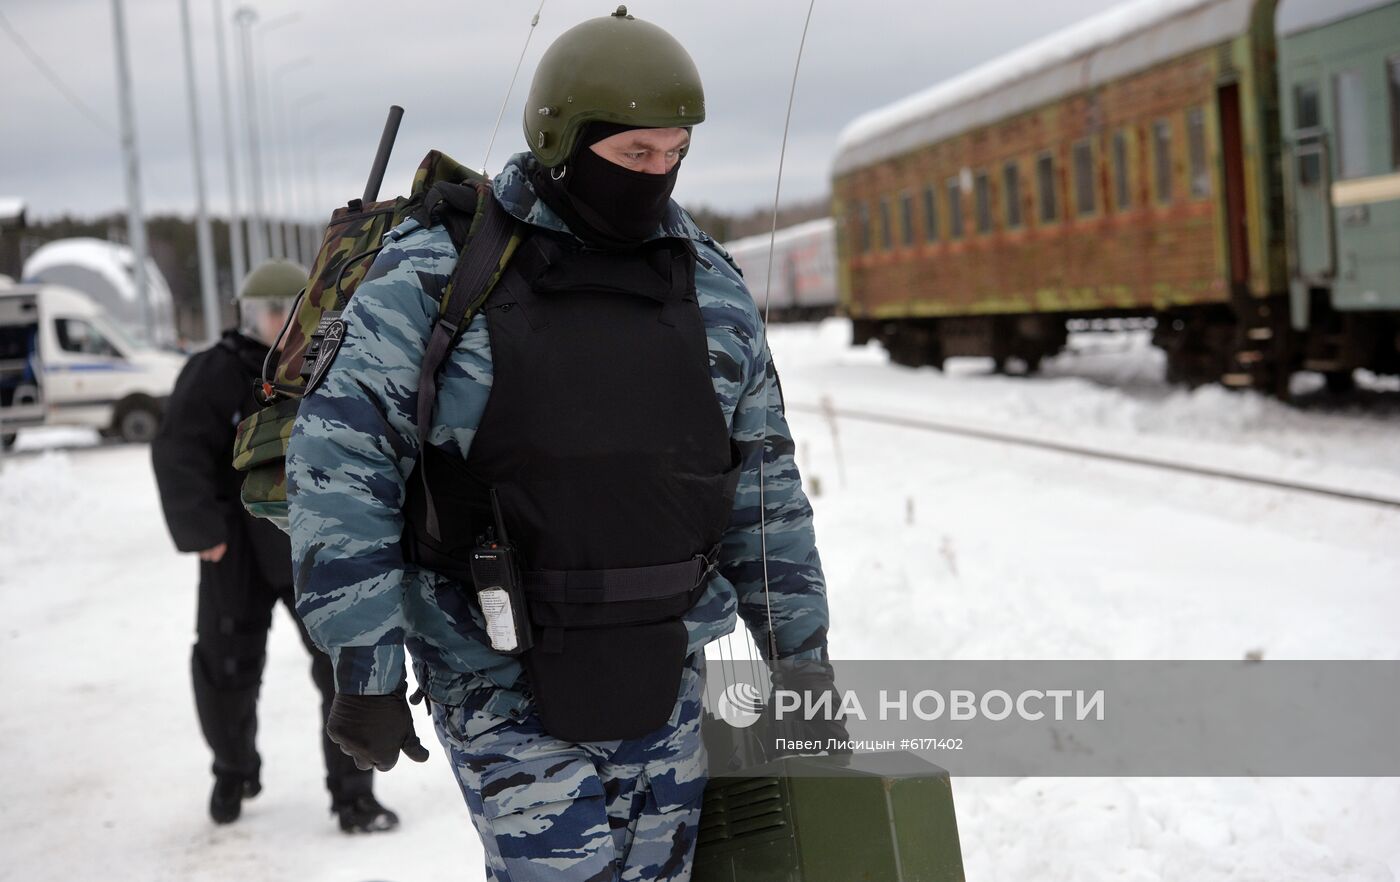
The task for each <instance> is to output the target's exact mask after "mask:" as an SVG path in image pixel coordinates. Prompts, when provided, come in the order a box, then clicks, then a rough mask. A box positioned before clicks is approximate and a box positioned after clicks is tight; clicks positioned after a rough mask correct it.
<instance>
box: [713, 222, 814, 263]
mask: <svg viewBox="0 0 1400 882" xmlns="http://www.w3.org/2000/svg"><path fill="white" fill-rule="evenodd" d="M832 227H833V222H832V220H831V218H829V217H820V218H817V219H816V220H810V221H807V222H805V223H800V224H793V225H792V226H790V227H783V228H782V229H781V230H779V231H778V234H777V235H776V236H774V237H773V247H774V248H775V249H777V248H781V247H783V246H784V245H786V244H788V243H789V242H793V241H796V240H799V239H805V238H806V237H808V236H820V235H830V233H831V231H832ZM768 238H769V234H768V233H759V234H758V235H756V236H745V237H744V238H742V239H735V240H734V241H732V242H725V243H724V250H725V251H728V252H729V254H730V256H731V257H733V258H734V259H735V260H738V259H739V257H740V255H742V254H745V253H748V252H752V251H754V250H755V249H757V250H761V251H763V252H765V253H766V252H767V251H768Z"/></svg>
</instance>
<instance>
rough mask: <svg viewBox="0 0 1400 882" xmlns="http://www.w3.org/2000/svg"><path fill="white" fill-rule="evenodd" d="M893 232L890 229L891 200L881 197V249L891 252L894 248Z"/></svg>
mask: <svg viewBox="0 0 1400 882" xmlns="http://www.w3.org/2000/svg"><path fill="white" fill-rule="evenodd" d="M892 233H893V231H892V230H891V229H890V200H889V199H887V198H885V197H883V196H882V197H880V247H881V248H882V249H884V250H885V251H889V250H890V249H891V248H893V247H894V236H893V235H892Z"/></svg>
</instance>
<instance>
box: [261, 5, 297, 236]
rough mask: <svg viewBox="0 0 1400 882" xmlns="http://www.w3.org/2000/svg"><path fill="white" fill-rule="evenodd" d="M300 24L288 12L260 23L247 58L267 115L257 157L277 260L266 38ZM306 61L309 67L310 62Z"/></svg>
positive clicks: (274, 137)
mask: <svg viewBox="0 0 1400 882" xmlns="http://www.w3.org/2000/svg"><path fill="white" fill-rule="evenodd" d="M300 20H301V13H299V12H288V13H286V14H285V15H279V16H277V17H276V18H272V19H268V20H267V21H263V22H259V23H258V25H257V28H256V30H255V31H253V37H255V38H256V41H255V45H254V46H253V47H252V50H251V51H250V54H249V58H250V63H249V65H248V68H249V71H250V72H249V74H248V88H249V89H250V90H257V91H258V92H260V97H259V98H258V100H257V102H256V103H257V105H258V107H260V108H262V111H263V113H264V114H266V115H265V116H264V117H263V120H262V122H263V123H264V124H265V126H266V128H265V129H264V130H263V137H262V138H261V139H259V141H258V146H259V148H260V149H261V148H265V150H264V152H262V153H261V154H260V156H259V158H258V161H259V168H261V169H262V170H263V171H266V172H267V180H268V183H269V189H268V190H267V191H266V192H267V195H268V202H267V205H266V208H267V213H266V214H265V215H264V217H265V218H266V221H267V237H268V245H269V248H270V253H271V255H272V256H273V257H276V258H278V259H281V258H285V257H286V256H287V254H286V252H285V251H284V250H283V248H282V245H283V238H282V227H283V224H285V223H286V221H285V218H284V216H283V206H284V202H283V198H282V183H281V181H280V180H279V179H280V177H281V171H280V170H279V168H278V160H277V152H276V151H277V149H278V147H277V145H278V138H280V137H281V136H280V134H279V133H278V132H277V121H276V120H275V119H273V108H272V90H271V89H269V88H268V69H267V68H268V63H267V35H268V34H270V33H272V32H273V31H275V30H277V29H278V28H283V27H286V26H287V25H289V24H294V23H295V22H297V21H300ZM250 30H252V28H250ZM307 61H308V63H309V62H310V59H307Z"/></svg>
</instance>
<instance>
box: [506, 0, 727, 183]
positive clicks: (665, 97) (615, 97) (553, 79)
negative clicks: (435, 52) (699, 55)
mask: <svg viewBox="0 0 1400 882" xmlns="http://www.w3.org/2000/svg"><path fill="white" fill-rule="evenodd" d="M595 121H596V122H610V123H617V124H619V125H627V126H642V127H646V128H670V127H687V126H694V125H696V124H698V123H701V122H704V121H705V90H704V89H703V88H702V87H701V85H700V73H699V71H697V70H696V69H695V62H694V61H692V60H691V58H690V53H688V52H686V51H685V48H684V47H683V46H681V44H680V43H679V42H677V41H676V38H675V37H672V36H671V35H670V34H668V33H666V32H665V31H664V30H662V29H661V28H659V27H657V26H656V25H654V24H651V23H649V22H645V21H640V20H638V19H636V18H634V17H632V16H631V15H628V14H627V7H626V6H619V7H618V8H617V11H616V12H614V13H613V14H612V15H608V16H604V17H602V18H592V19H589V20H588V21H585V22H583V23H582V24H579V25H576V26H574V27H572V28H570V29H569V30H567V31H565V32H564V33H563V34H561V35H560V36H559V39H557V40H555V41H554V42H553V43H552V44H551V45H550V47H549V48H548V49H546V50H545V53H544V57H543V58H541V59H540V64H539V67H538V68H537V69H536V70H535V79H534V82H532V83H531V84H530V96H529V98H528V99H527V100H526V102H525V138H526V140H527V141H528V143H529V145H530V150H532V151H533V152H534V154H535V156H536V157H537V158H538V159H539V161H540V162H541V163H543V164H544V166H545V167H546V168H554V167H555V166H558V165H560V164H561V163H563V162H565V161H567V160H568V158H569V155H570V154H571V153H572V152H573V149H574V142H575V141H576V140H577V139H578V133H579V131H580V130H581V129H582V128H583V127H584V125H586V124H587V123H590V122H595Z"/></svg>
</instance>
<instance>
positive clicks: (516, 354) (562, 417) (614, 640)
mask: <svg viewBox="0 0 1400 882" xmlns="http://www.w3.org/2000/svg"><path fill="white" fill-rule="evenodd" d="M483 308H484V311H485V314H486V317H487V326H488V329H489V333H490V340H491V364H492V371H493V375H494V376H493V380H492V385H491V393H490V398H489V400H488V402H487V406H486V410H485V412H484V414H483V415H482V419H481V422H480V425H479V426H478V428H477V432H476V435H475V437H474V438H473V440H472V443H471V448H470V450H469V452H468V455H467V458H466V460H465V461H463V460H462V459H460V458H456V457H449V456H446V455H445V454H443V453H442V452H441V451H440V450H437V449H435V448H429V449H428V450H425V451H424V456H423V461H424V462H425V463H426V465H427V470H428V471H427V474H428V481H429V483H430V485H431V487H432V495H433V501H434V504H435V507H436V509H437V513H438V517H439V522H440V524H441V531H442V540H441V541H440V542H433V541H432V540H430V539H429V537H427V536H426V535H425V533H424V530H423V529H422V527H421V522H422V520H423V517H422V514H421V511H418V509H420V508H421V506H422V500H421V493H415V488H416V486H417V483H418V482H417V480H416V477H415V478H414V479H411V480H410V481H409V484H408V487H409V497H410V498H409V500H408V502H407V503H406V505H405V514H406V516H407V519H408V521H409V527H410V530H409V532H410V535H407V536H406V539H407V540H409V541H408V542H407V543H406V544H407V545H408V546H409V547H410V550H411V552H412V553H413V554H414V555H415V556H416V557H417V559H418V560H419V562H420V563H422V564H423V565H425V566H428V567H430V568H434V569H438V570H442V571H446V572H448V574H449V575H454V576H457V577H458V578H462V577H463V576H464V575H465V570H466V566H465V561H466V560H467V556H466V551H468V550H469V548H470V546H471V545H472V544H473V543H474V540H475V538H476V536H477V535H479V534H480V533H482V532H484V530H485V528H486V527H487V526H488V525H489V524H490V523H491V517H490V507H489V503H488V502H487V496H486V493H487V490H488V488H489V489H494V490H495V491H496V494H497V497H498V499H499V502H500V506H501V510H502V516H503V520H504V522H505V527H506V530H507V532H508V534H509V536H510V539H511V541H512V542H513V543H514V544H515V545H516V546H517V547H518V548H519V550H520V552H521V557H522V567H523V569H524V573H523V581H524V584H525V590H526V597H527V600H528V603H527V607H528V612H529V617H530V620H531V627H532V630H533V632H534V637H535V645H534V648H532V649H531V650H529V651H528V652H526V654H525V656H524V659H523V661H524V663H525V669H526V673H527V676H528V677H529V679H530V680H531V683H530V686H531V688H532V689H533V692H534V695H535V698H536V700H537V702H538V704H539V709H540V714H541V718H542V721H543V722H544V724H545V727H546V728H547V729H548V730H549V731H551V732H552V733H553V734H555V735H556V736H558V737H561V738H565V739H567V740H573V741H596V740H606V739H612V738H629V737H637V736H640V735H644V734H646V733H647V732H649V731H651V730H653V729H655V728H656V727H657V726H659V725H661V724H663V723H664V722H665V720H666V718H667V717H668V716H669V714H670V712H671V708H672V707H673V705H674V703H675V700H676V696H677V692H678V689H679V682H680V676H681V667H682V665H683V663H684V656H685V648H686V643H687V637H686V630H685V626H684V624H683V623H682V621H681V616H682V615H683V614H684V613H685V611H686V610H688V609H689V608H690V606H692V605H693V604H694V602H695V600H696V599H697V598H698V596H699V593H700V591H701V590H703V587H704V582H705V577H706V576H707V575H708V572H709V570H710V569H711V568H712V567H713V564H714V560H715V556H716V553H717V547H718V543H719V541H720V539H721V537H722V536H723V534H724V530H725V528H726V526H727V524H728V521H729V517H730V513H731V511H732V508H733V501H734V492H735V485H736V482H737V479H738V470H739V454H738V450H737V447H736V446H735V445H734V444H733V442H732V441H731V439H730V434H729V429H728V426H727V425H726V422H725V418H724V413H723V411H722V410H721V408H720V405H719V401H718V400H717V398H716V396H715V390H714V385H713V382H712V380H711V376H710V359H709V349H708V345H707V340H706V335H705V326H704V322H703V320H702V317H701V313H700V309H699V305H698V303H697V300H696V295H695V255H694V252H693V250H692V246H691V245H690V243H689V242H686V241H685V240H680V239H662V240H656V241H653V242H651V243H647V245H645V246H643V247H642V248H639V249H636V250H632V251H627V252H606V251H597V250H592V249H587V248H582V247H580V246H578V245H577V244H576V243H572V242H566V241H565V240H562V239H560V238H559V237H555V236H552V235H549V234H546V233H540V232H538V231H537V232H535V233H534V234H533V235H532V236H531V237H530V238H529V239H527V240H526V242H525V243H524V244H522V245H521V246H520V251H519V253H517V254H516V255H515V257H514V258H513V259H512V261H511V263H510V265H509V267H508V268H507V270H506V272H505V274H504V275H503V276H502V278H501V281H500V283H499V284H498V285H497V286H496V288H495V289H494V290H493V291H492V293H491V295H490V297H489V298H488V299H487V301H486V303H485V305H484V307H483Z"/></svg>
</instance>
